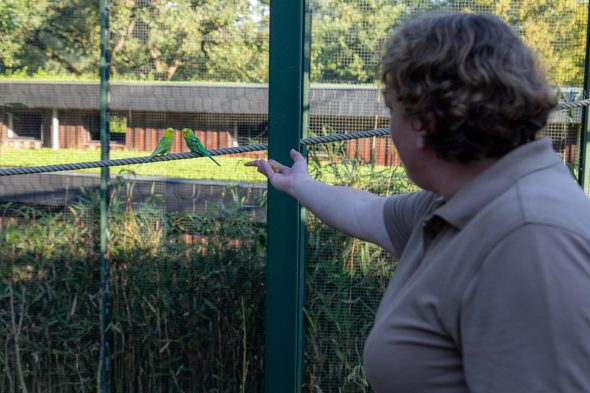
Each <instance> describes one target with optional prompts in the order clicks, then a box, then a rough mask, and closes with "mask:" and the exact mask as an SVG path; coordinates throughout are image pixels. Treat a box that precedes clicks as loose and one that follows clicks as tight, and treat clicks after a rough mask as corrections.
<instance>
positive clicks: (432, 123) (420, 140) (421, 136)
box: [412, 112, 436, 149]
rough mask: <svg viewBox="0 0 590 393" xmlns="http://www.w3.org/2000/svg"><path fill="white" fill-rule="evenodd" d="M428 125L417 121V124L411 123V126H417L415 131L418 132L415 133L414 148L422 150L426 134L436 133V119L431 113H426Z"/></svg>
mask: <svg viewBox="0 0 590 393" xmlns="http://www.w3.org/2000/svg"><path fill="white" fill-rule="evenodd" d="M427 117H428V124H426V125H425V126H424V125H423V124H422V122H420V121H419V120H418V121H417V123H415V124H414V123H413V124H412V126H417V128H415V130H418V131H417V132H416V134H417V137H416V147H418V148H420V149H423V148H425V147H426V141H425V139H426V135H427V134H428V132H436V117H434V113H432V112H428V115H427Z"/></svg>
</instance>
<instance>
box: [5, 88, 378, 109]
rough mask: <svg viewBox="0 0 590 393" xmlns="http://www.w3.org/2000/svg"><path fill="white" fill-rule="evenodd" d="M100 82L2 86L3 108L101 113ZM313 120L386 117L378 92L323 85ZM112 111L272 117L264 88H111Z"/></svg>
mask: <svg viewBox="0 0 590 393" xmlns="http://www.w3.org/2000/svg"><path fill="white" fill-rule="evenodd" d="M99 89H100V86H99V83H98V82H41V81H22V82H21V81H0V100H1V101H2V102H1V103H0V105H1V104H2V103H11V102H20V103H23V104H25V105H26V106H27V107H29V108H56V109H98V108H99V93H100V90H99ZM310 90H311V91H310V109H311V113H312V114H316V115H325V116H353V117H357V116H361V117H364V116H375V115H379V116H387V115H388V112H387V110H386V109H385V107H384V106H383V104H382V103H381V102H378V101H377V99H376V97H378V91H379V90H378V87H377V86H361V87H359V86H350V85H343V86H340V85H318V86H312V87H311V89H310ZM110 108H111V110H132V111H147V112H189V113H226V114H229V113H239V114H266V113H268V87H267V85H265V84H237V83H236V84H230V83H184V82H178V83H177V82H169V83H130V82H127V83H126V82H111V84H110Z"/></svg>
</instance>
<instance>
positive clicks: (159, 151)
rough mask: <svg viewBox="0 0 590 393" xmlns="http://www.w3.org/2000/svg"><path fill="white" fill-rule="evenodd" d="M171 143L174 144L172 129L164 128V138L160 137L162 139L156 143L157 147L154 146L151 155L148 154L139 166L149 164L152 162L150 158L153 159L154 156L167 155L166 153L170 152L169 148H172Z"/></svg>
mask: <svg viewBox="0 0 590 393" xmlns="http://www.w3.org/2000/svg"><path fill="white" fill-rule="evenodd" d="M173 142H174V129H172V128H166V131H164V136H162V139H160V142H158V146H156V148H155V149H154V151H153V152H152V154H150V156H149V157H148V158H147V160H146V161H145V162H142V163H141V164H139V165H143V164H145V163H146V162H150V161H151V160H152V158H154V157H156V156H163V155H166V154H168V152H169V151H170V148H171V147H172V143H173Z"/></svg>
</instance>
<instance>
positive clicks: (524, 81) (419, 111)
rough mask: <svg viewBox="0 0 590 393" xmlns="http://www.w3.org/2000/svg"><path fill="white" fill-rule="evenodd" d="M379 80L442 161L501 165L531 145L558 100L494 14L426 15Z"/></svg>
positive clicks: (390, 52) (404, 33) (407, 27)
mask: <svg viewBox="0 0 590 393" xmlns="http://www.w3.org/2000/svg"><path fill="white" fill-rule="evenodd" d="M381 79H382V81H383V83H384V84H385V89H386V90H387V89H391V90H392V91H393V92H395V95H396V97H397V98H398V100H399V101H400V103H401V105H402V106H403V108H404V110H405V111H406V114H407V115H408V116H409V117H410V118H413V119H418V120H419V121H420V124H421V126H422V130H423V131H425V139H424V141H425V144H426V146H428V147H429V148H431V149H433V150H434V151H435V152H436V153H437V155H438V156H439V157H440V158H443V159H446V160H448V161H453V162H459V163H469V162H473V161H476V160H479V159H482V158H497V157H501V156H502V155H504V154H506V153H507V152H509V151H511V150H513V149H514V148H516V147H517V146H520V145H522V144H524V143H527V142H529V141H532V140H534V139H535V137H536V134H537V133H538V131H539V130H541V129H542V128H543V127H544V126H545V124H546V122H547V118H548V116H549V113H550V112H551V110H552V109H553V108H554V107H555V106H556V105H557V100H558V95H557V94H556V92H555V90H554V89H552V88H550V87H549V86H548V84H547V80H546V77H545V74H544V70H543V69H542V67H541V66H540V64H539V61H538V59H537V57H536V56H535V54H534V53H533V52H532V50H531V49H529V48H528V47H527V46H526V45H525V44H524V42H523V41H522V40H521V39H520V38H519V37H518V35H517V34H516V33H515V32H514V31H513V30H512V28H510V27H509V26H508V25H507V24H506V23H504V22H503V21H502V20H500V19H499V18H497V17H495V16H493V15H488V14H467V13H449V14H438V15H432V14H431V15H425V16H422V17H419V18H417V19H413V20H411V21H409V22H407V23H406V24H404V25H403V26H401V28H400V29H398V31H397V33H396V34H395V35H393V36H392V38H391V39H390V41H389V42H388V44H387V47H386V51H385V54H384V55H383V57H382V60H381Z"/></svg>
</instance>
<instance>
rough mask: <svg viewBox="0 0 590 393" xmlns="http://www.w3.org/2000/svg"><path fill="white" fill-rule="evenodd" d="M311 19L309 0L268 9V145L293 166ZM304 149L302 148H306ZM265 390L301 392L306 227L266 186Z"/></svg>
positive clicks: (304, 108)
mask: <svg viewBox="0 0 590 393" xmlns="http://www.w3.org/2000/svg"><path fill="white" fill-rule="evenodd" d="M309 37H310V19H309V9H308V0H289V1H272V2H271V7H270V61H269V63H270V74H269V97H268V101H269V105H268V121H269V149H268V154H269V157H270V158H273V159H275V160H277V161H279V162H282V163H285V164H287V165H290V164H291V162H292V161H291V158H290V155H289V150H290V149H299V148H300V145H299V142H300V140H301V138H302V137H304V136H305V133H306V130H307V127H308V89H309V82H308V81H309V46H310V38H309ZM304 153H305V152H304ZM267 212H268V214H267V217H268V243H267V257H268V259H267V273H266V282H267V293H266V353H265V391H266V392H267V393H276V392H281V393H288V392H299V391H301V385H302V374H303V276H304V229H305V226H304V224H303V222H302V221H303V212H302V209H301V206H300V205H299V203H298V202H297V201H296V200H295V199H293V198H291V197H289V196H287V195H285V194H282V193H280V192H278V191H277V190H275V189H273V188H272V186H270V184H269V188H268V208H267Z"/></svg>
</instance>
